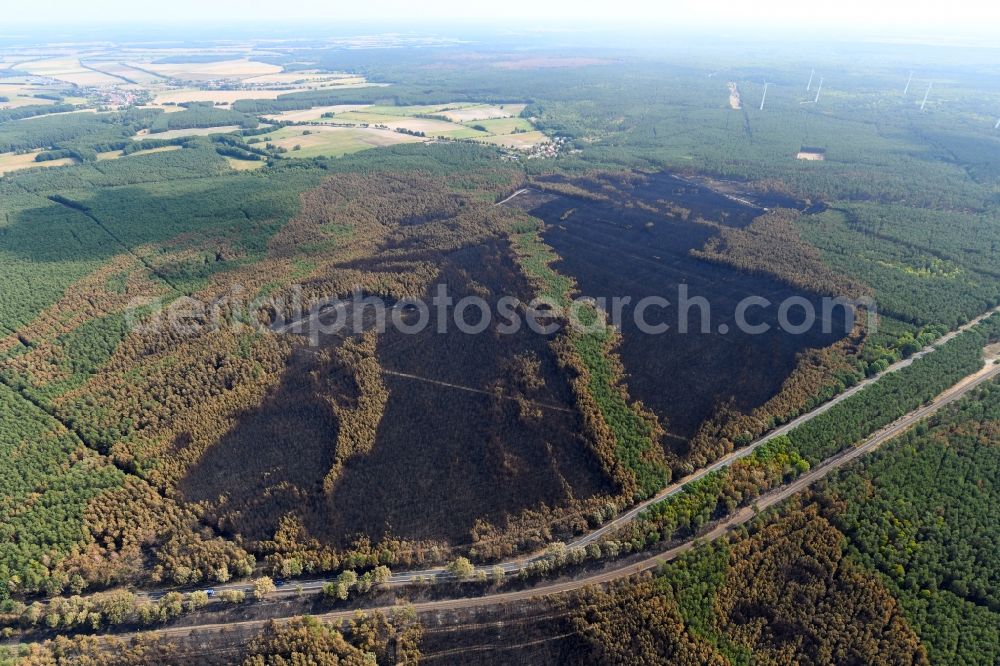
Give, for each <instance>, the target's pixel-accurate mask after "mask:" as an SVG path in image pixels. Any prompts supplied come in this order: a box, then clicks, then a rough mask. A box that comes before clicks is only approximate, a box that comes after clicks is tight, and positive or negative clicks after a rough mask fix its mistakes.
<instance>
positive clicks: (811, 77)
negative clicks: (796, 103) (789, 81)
mask: <svg viewBox="0 0 1000 666" xmlns="http://www.w3.org/2000/svg"><path fill="white" fill-rule="evenodd" d="M815 74H816V70H815V69H814V70H811V71H810V72H809V83H807V84H806V92H809V91H810V90H812V87H813V76H815Z"/></svg>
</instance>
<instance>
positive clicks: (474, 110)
mask: <svg viewBox="0 0 1000 666" xmlns="http://www.w3.org/2000/svg"><path fill="white" fill-rule="evenodd" d="M524 106H525V105H524V104H505V105H503V106H492V105H489V104H480V105H477V106H467V107H464V108H461V109H454V110H452V111H442V112H441V115H442V116H444V117H446V118H448V119H449V120H452V121H453V122H456V123H464V122H468V121H470V120H491V119H493V118H512V117H515V116H517V115H519V114H520V113H521V111H523V110H524Z"/></svg>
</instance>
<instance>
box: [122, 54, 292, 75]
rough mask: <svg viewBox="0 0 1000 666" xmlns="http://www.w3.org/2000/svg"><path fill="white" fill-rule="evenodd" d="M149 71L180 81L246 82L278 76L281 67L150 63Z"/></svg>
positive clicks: (237, 62) (221, 62)
mask: <svg viewBox="0 0 1000 666" xmlns="http://www.w3.org/2000/svg"><path fill="white" fill-rule="evenodd" d="M142 68H143V69H148V70H150V71H152V72H155V73H156V74H159V75H160V76H164V77H167V78H171V79H177V80H180V81H211V80H218V79H238V80H241V81H242V80H245V79H250V78H253V77H256V76H266V75H273V74H278V73H279V72H281V67H278V66H276V65H269V64H267V63H263V62H255V61H252V60H249V59H244V58H240V59H233V60H219V61H214V62H183V63H156V62H152V63H148V64H144V65H143V67H142Z"/></svg>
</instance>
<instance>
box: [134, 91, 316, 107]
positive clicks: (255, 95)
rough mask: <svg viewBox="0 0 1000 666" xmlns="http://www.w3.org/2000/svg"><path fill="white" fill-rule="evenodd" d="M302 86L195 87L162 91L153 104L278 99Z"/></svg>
mask: <svg viewBox="0 0 1000 666" xmlns="http://www.w3.org/2000/svg"><path fill="white" fill-rule="evenodd" d="M300 90H302V89H301V88H287V89H282V90H196V89H193V88H190V89H183V90H171V91H168V92H164V93H160V94H159V95H157V96H156V97H155V98H154V99H153V104H156V105H163V104H183V103H184V102H213V103H221V104H232V103H233V102H235V101H237V100H240V99H277V98H278V96H279V95H284V94H285V93H291V92H298V91H300Z"/></svg>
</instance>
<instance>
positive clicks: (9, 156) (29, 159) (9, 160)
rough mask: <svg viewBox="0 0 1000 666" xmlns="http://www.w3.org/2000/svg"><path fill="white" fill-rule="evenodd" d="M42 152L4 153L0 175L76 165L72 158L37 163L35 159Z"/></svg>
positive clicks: (0, 157) (1, 156) (0, 156)
mask: <svg viewBox="0 0 1000 666" xmlns="http://www.w3.org/2000/svg"><path fill="white" fill-rule="evenodd" d="M41 152H42V151H40V150H36V151H33V152H30V153H21V154H17V153H4V154H2V155H0V175H4V174H8V173H11V172H13V171H20V170H21V169H32V168H35V167H57V166H66V165H67V164H73V163H74V160H73V158H71V157H62V158H60V159H57V160H49V161H47V162H37V161H36V160H35V157H37V156H38V154H39V153H41Z"/></svg>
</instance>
